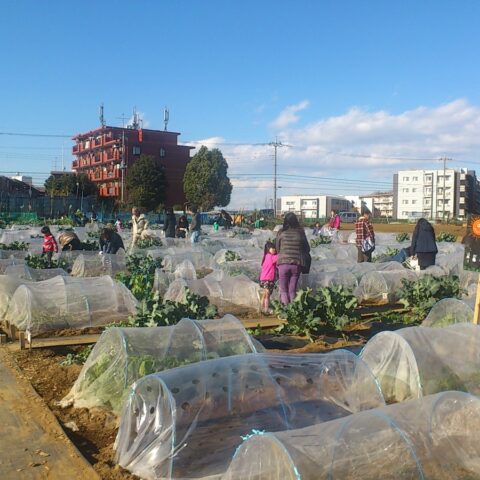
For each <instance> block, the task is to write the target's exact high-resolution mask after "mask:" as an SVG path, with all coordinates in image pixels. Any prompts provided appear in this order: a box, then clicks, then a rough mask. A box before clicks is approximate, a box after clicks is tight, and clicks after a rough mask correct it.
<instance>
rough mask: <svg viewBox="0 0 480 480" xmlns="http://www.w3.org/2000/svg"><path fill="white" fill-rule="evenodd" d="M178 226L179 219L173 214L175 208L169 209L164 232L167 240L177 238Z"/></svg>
mask: <svg viewBox="0 0 480 480" xmlns="http://www.w3.org/2000/svg"><path fill="white" fill-rule="evenodd" d="M176 226H177V217H175V214H174V213H173V208H167V213H166V215H165V223H164V225H163V231H164V232H165V237H166V238H175V227H176Z"/></svg>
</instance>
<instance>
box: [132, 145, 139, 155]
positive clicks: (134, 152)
mask: <svg viewBox="0 0 480 480" xmlns="http://www.w3.org/2000/svg"><path fill="white" fill-rule="evenodd" d="M132 153H133V154H134V155H140V147H133V149H132Z"/></svg>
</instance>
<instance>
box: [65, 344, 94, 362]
mask: <svg viewBox="0 0 480 480" xmlns="http://www.w3.org/2000/svg"><path fill="white" fill-rule="evenodd" d="M92 350H93V345H87V346H86V347H85V348H82V350H80V352H78V353H69V354H67V357H66V358H65V360H64V361H63V362H61V363H60V365H63V366H68V365H73V364H77V365H83V364H84V363H85V362H86V361H87V358H88V356H89V355H90V353H91V352H92Z"/></svg>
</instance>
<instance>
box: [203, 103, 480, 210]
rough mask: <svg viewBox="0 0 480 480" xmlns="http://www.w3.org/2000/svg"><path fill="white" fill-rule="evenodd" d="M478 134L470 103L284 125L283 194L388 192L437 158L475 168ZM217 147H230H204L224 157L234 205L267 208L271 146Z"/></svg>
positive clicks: (476, 110) (478, 111)
mask: <svg viewBox="0 0 480 480" xmlns="http://www.w3.org/2000/svg"><path fill="white" fill-rule="evenodd" d="M289 125H290V126H289ZM478 132H480V106H476V105H472V104H470V103H469V102H468V101H467V100H465V99H458V100H455V101H453V102H450V103H447V104H444V105H440V106H437V107H423V106H419V107H417V108H414V109H412V110H407V111H404V112H401V113H398V114H392V113H389V112H386V111H376V112H369V111H367V110H364V109H361V108H357V107H353V108H351V109H350V110H348V111H347V112H346V113H344V114H343V115H338V116H334V117H328V118H320V119H318V120H316V121H314V122H312V123H310V124H308V125H305V126H304V127H301V128H295V127H293V126H292V122H287V125H286V126H285V127H284V128H283V129H282V131H281V133H280V135H279V140H281V141H282V142H283V143H287V144H291V145H292V148H279V149H278V173H279V179H278V184H279V186H281V187H282V188H280V189H279V191H278V195H279V196H280V195H295V194H312V195H313V194H320V193H336V194H338V195H348V194H352V195H354V194H358V193H362V192H363V193H364V192H367V191H374V190H388V189H391V188H392V175H393V173H395V172H396V171H398V170H399V169H402V168H408V169H410V168H435V167H438V168H440V165H441V164H440V162H438V161H437V160H438V159H439V158H440V157H443V156H447V157H450V158H452V159H453V161H452V162H451V166H453V167H456V168H459V167H462V166H464V167H467V168H471V169H475V168H476V167H477V165H475V164H470V163H468V162H476V161H478V162H480V159H478V152H479V151H480V135H479V134H478ZM215 142H217V144H216V143H215ZM218 143H223V144H226V143H230V142H229V141H228V140H225V139H224V138H220V137H212V138H209V139H205V140H203V141H201V142H199V145H202V144H204V145H207V146H209V147H210V148H211V147H215V146H218V148H220V149H221V150H222V152H223V154H224V156H225V158H226V159H227V161H228V163H229V174H230V176H231V178H232V183H233V185H234V190H233V194H232V202H231V206H232V207H234V208H240V207H245V208H251V207H253V206H254V204H256V205H257V206H258V207H262V206H263V205H264V204H265V201H266V200H268V199H270V198H271V197H272V196H273V180H272V173H273V147H271V146H268V145H218ZM462 161H465V163H462ZM478 166H479V167H480V165H478ZM245 174H247V175H245ZM286 175H290V176H289V177H287V176H286ZM291 175H297V176H301V177H292V176H291ZM314 177H317V178H314ZM318 177H322V179H321V180H319V179H318ZM347 180H351V181H347ZM360 180H361V181H360ZM369 182H370V183H369Z"/></svg>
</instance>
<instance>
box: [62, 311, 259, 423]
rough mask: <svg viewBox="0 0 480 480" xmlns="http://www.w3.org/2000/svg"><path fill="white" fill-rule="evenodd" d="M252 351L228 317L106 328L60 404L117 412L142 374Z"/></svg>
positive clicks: (239, 326)
mask: <svg viewBox="0 0 480 480" xmlns="http://www.w3.org/2000/svg"><path fill="white" fill-rule="evenodd" d="M256 351H257V347H256V346H254V344H253V343H252V340H251V338H250V336H249V335H248V334H247V332H246V330H245V328H244V327H243V325H242V324H241V323H240V321H239V320H238V319H236V318H235V317H233V316H232V315H226V316H225V317H223V318H222V319H220V320H189V319H183V320H181V321H180V322H179V323H178V324H176V325H172V326H169V327H151V328H115V327H112V328H109V329H107V330H106V331H105V332H104V333H103V334H102V336H101V337H100V339H99V340H98V342H97V344H96V345H95V348H94V349H93V350H92V352H91V354H90V355H89V357H88V359H87V361H86V363H85V365H84V366H83V368H82V371H81V372H80V375H79V376H78V379H77V381H76V382H75V384H74V385H73V387H72V390H71V391H70V393H69V394H68V395H67V396H66V397H65V398H64V399H63V400H62V405H63V406H67V405H71V404H73V405H74V406H75V407H78V408H93V407H102V408H106V409H110V410H113V411H114V412H115V413H117V414H118V413H120V410H121V407H122V405H123V402H124V400H125V397H126V395H127V394H128V391H129V390H128V388H129V387H130V386H131V385H132V384H133V383H134V382H135V381H137V380H138V379H139V378H141V377H143V376H145V375H147V374H150V373H155V372H160V371H163V370H166V369H169V368H173V367H178V366H181V365H188V364H190V363H194V362H199V361H201V360H206V359H212V358H219V357H226V356H229V355H238V354H244V353H254V352H256Z"/></svg>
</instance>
